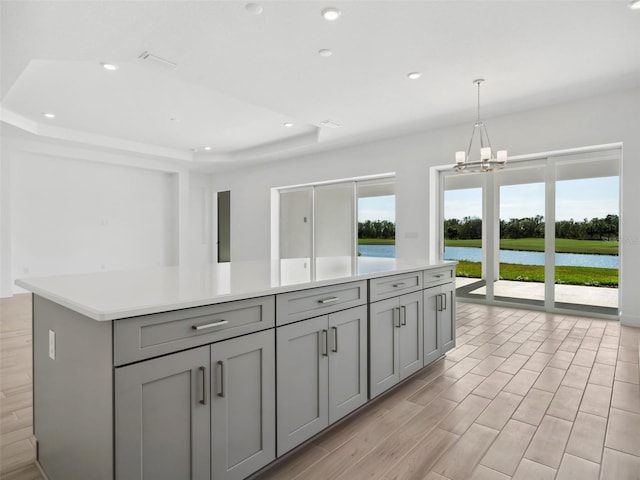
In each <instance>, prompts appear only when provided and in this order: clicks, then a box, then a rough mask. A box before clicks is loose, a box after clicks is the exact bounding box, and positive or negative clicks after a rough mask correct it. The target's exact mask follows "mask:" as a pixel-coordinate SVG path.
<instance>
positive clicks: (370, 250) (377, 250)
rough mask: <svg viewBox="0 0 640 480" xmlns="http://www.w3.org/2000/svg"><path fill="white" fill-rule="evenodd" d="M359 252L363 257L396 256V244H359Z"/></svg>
mask: <svg viewBox="0 0 640 480" xmlns="http://www.w3.org/2000/svg"><path fill="white" fill-rule="evenodd" d="M358 253H359V254H360V255H361V256H363V257H382V258H395V256H396V246H395V245H358Z"/></svg>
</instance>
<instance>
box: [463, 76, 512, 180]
mask: <svg viewBox="0 0 640 480" xmlns="http://www.w3.org/2000/svg"><path fill="white" fill-rule="evenodd" d="M473 83H475V84H476V85H477V86H478V118H477V120H476V123H475V125H474V126H473V131H472V132H471V140H469V148H468V149H467V151H466V152H456V164H455V166H454V167H453V168H454V170H455V171H456V172H467V173H472V172H492V171H494V170H500V169H501V168H504V166H505V164H506V163H507V151H506V150H498V152H497V153H496V156H495V157H494V156H493V150H491V142H490V141H489V134H487V127H485V126H484V123H483V122H482V120H480V85H482V83H484V78H478V79H476V80H474V81H473ZM476 132H477V133H478V137H479V140H480V155H479V157H478V158H474V159H472V158H471V148H472V147H473V139H474V138H475V136H476Z"/></svg>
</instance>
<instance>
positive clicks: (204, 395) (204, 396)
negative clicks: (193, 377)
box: [200, 367, 207, 405]
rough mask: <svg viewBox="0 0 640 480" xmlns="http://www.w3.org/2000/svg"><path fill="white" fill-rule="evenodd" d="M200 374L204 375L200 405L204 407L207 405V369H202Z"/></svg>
mask: <svg viewBox="0 0 640 480" xmlns="http://www.w3.org/2000/svg"><path fill="white" fill-rule="evenodd" d="M200 373H202V398H201V399H200V403H201V404H202V405H206V404H207V367H200Z"/></svg>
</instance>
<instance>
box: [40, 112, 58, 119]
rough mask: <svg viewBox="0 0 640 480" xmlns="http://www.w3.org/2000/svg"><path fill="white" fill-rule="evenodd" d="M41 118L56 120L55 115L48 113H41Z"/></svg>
mask: <svg viewBox="0 0 640 480" xmlns="http://www.w3.org/2000/svg"><path fill="white" fill-rule="evenodd" d="M42 116H43V117H47V118H56V114H55V113H50V112H42Z"/></svg>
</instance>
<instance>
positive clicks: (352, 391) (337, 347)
mask: <svg viewBox="0 0 640 480" xmlns="http://www.w3.org/2000/svg"><path fill="white" fill-rule="evenodd" d="M328 342H329V345H330V349H329V423H333V422H335V421H337V420H339V419H341V418H342V417H344V416H345V415H347V414H348V413H351V412H352V411H354V410H355V409H356V408H358V407H359V406H361V405H364V404H365V403H366V402H367V400H368V396H367V351H368V348H367V307H366V306H364V305H363V306H361V307H357V308H350V309H349V310H344V311H342V312H338V313H333V314H331V315H329V339H328Z"/></svg>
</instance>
